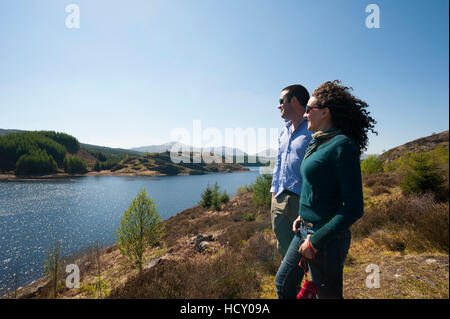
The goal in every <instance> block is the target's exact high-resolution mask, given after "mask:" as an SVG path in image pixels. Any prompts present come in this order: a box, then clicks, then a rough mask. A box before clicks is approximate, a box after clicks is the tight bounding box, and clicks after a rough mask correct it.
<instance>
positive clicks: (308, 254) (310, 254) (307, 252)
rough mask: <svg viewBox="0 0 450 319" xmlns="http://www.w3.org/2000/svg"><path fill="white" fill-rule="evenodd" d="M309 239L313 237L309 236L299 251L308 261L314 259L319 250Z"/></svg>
mask: <svg viewBox="0 0 450 319" xmlns="http://www.w3.org/2000/svg"><path fill="white" fill-rule="evenodd" d="M309 237H311V234H309V235H308V236H307V237H306V239H305V241H304V242H303V244H301V246H300V248H299V249H298V252H299V253H300V255H302V256H303V257H305V258H306V259H313V258H314V256H315V255H316V253H317V249H315V248H314V246H313V245H312V244H311V242H310V241H309Z"/></svg>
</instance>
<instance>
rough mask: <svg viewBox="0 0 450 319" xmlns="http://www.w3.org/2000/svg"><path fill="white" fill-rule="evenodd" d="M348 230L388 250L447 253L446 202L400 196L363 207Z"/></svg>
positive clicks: (424, 195) (427, 195)
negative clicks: (363, 209)
mask: <svg viewBox="0 0 450 319" xmlns="http://www.w3.org/2000/svg"><path fill="white" fill-rule="evenodd" d="M351 229H352V233H353V236H354V238H355V239H361V238H365V237H371V238H372V239H374V241H375V242H377V243H378V244H380V245H385V246H387V248H389V249H394V250H406V249H409V250H413V251H427V250H430V249H432V250H438V251H444V252H448V244H449V211H448V203H437V202H436V201H435V200H434V196H433V195H432V194H429V193H428V194H423V195H408V196H402V197H400V198H396V199H391V200H389V201H386V202H384V203H382V204H380V205H377V206H371V207H369V208H366V210H365V213H364V216H363V217H362V218H361V219H359V220H358V221H357V222H356V223H355V224H353V225H352V227H351Z"/></svg>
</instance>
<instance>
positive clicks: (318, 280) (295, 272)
mask: <svg viewBox="0 0 450 319" xmlns="http://www.w3.org/2000/svg"><path fill="white" fill-rule="evenodd" d="M303 241H304V238H302V236H301V235H300V233H296V234H295V236H294V238H293V239H292V242H291V244H290V246H289V248H288V250H287V252H286V255H285V257H284V259H283V262H282V263H281V265H280V268H279V269H278V272H277V275H276V277H275V286H276V290H277V294H278V298H279V299H295V297H296V296H297V293H298V291H299V287H298V285H299V283H300V282H301V281H302V279H303V271H302V269H301V268H300V267H299V266H298V263H299V262H300V259H301V257H302V256H301V255H300V254H299V252H298V249H299V248H300V246H301V244H302V243H303ZM350 241H351V233H350V230H347V231H345V232H344V233H343V234H341V235H340V236H338V237H337V238H335V239H333V240H331V241H330V243H328V245H327V246H326V247H325V248H324V249H323V251H319V252H317V255H316V256H315V258H314V260H310V259H308V260H307V262H308V268H309V272H310V275H311V280H312V282H314V283H315V284H316V285H317V287H318V292H317V298H342V279H343V269H344V261H345V258H346V257H347V253H348V249H349V248H350Z"/></svg>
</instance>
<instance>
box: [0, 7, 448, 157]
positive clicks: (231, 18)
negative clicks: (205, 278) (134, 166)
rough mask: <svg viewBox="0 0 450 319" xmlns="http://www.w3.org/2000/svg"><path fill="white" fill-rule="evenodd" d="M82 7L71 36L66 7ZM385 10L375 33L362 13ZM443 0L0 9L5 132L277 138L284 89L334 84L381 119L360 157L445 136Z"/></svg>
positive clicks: (109, 142)
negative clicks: (196, 129) (253, 133)
mask: <svg viewBox="0 0 450 319" xmlns="http://www.w3.org/2000/svg"><path fill="white" fill-rule="evenodd" d="M70 3H75V4H77V5H78V6H79V8H80V28H79V29H68V28H66V26H65V20H66V17H67V15H68V13H66V12H65V7H66V6H67V5H68V4H70ZM370 3H375V4H377V5H378V6H379V7H380V18H381V20H380V22H381V28H380V29H368V28H366V25H365V20H366V17H367V16H368V13H366V12H365V8H366V6H367V5H368V4H370ZM448 6H449V2H448V1H443V0H433V1H424V0H423V1H410V0H408V1H407V0H396V1H391V0H389V1H387V0H382V1H379V0H371V1H356V0H340V1H335V0H320V1H318V0H304V1H300V0H290V1H266V0H246V1H238V0H227V1H212V0H208V1H207V0H179V1H174V0H170V1H169V0H160V1H149V0H145V1H144V0H142V1H134V0H130V1H109V0H108V1H101V0H95V1H93V0H71V1H62V0H39V1H38V0H34V1H32V0H28V1H24V0H1V1H0V128H15V129H25V130H55V131H62V132H66V133H69V134H72V135H74V136H75V137H77V138H78V139H79V140H80V141H81V142H84V143H91V144H98V145H104V146H110V147H126V148H128V147H134V146H142V145H150V144H159V143H163V142H168V141H169V137H170V132H171V130H173V129H174V128H177V127H184V128H186V129H189V130H192V121H193V120H201V121H202V127H203V128H207V127H215V128H218V129H219V130H224V129H225V128H236V127H240V128H255V129H256V128H267V129H269V128H281V127H282V125H283V121H282V119H281V118H280V116H279V111H278V110H277V101H278V98H279V94H280V90H281V89H282V88H283V87H285V86H287V85H290V84H294V83H301V84H303V85H304V86H305V87H306V88H307V89H308V90H309V91H310V92H312V91H313V90H314V88H316V87H317V86H318V85H319V84H320V83H322V82H324V81H327V80H334V79H341V80H343V82H344V84H347V85H349V86H352V87H353V88H354V94H355V95H356V96H358V97H360V98H361V99H363V100H365V101H367V102H368V103H369V105H370V110H371V112H372V115H373V117H374V118H375V119H376V120H377V121H378V124H377V126H376V129H377V130H378V132H379V135H378V136H374V135H371V136H370V145H369V149H368V151H367V153H381V151H382V150H387V149H390V148H392V147H395V146H398V145H400V144H403V143H405V142H408V141H410V140H413V139H416V138H419V137H423V136H427V135H430V134H431V133H433V132H441V131H443V130H447V129H448V123H449V122H448V115H449V114H448V113H449V91H448V85H449V83H448V82H449V62H448V61H449V60H448V59H449V42H448V41H449V40H448V38H449V34H448V25H449V17H448V12H449V7H448Z"/></svg>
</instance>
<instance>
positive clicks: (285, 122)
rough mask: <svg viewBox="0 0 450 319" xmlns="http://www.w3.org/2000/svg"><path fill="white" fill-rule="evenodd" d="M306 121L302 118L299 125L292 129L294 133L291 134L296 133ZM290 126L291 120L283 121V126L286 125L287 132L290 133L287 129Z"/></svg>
mask: <svg viewBox="0 0 450 319" xmlns="http://www.w3.org/2000/svg"><path fill="white" fill-rule="evenodd" d="M307 121H308V120H307V119H305V118H304V119H303V120H302V121H301V122H300V123H298V125H297V127H296V128H295V129H294V132H292V133H295V131H297V130H298V129H299V128H300V127H301V126H302V125H303V124H304V123H306V122H307ZM291 124H292V121H291V120H284V125H286V128H287V130H288V132H290V130H289V127H290V126H291Z"/></svg>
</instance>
